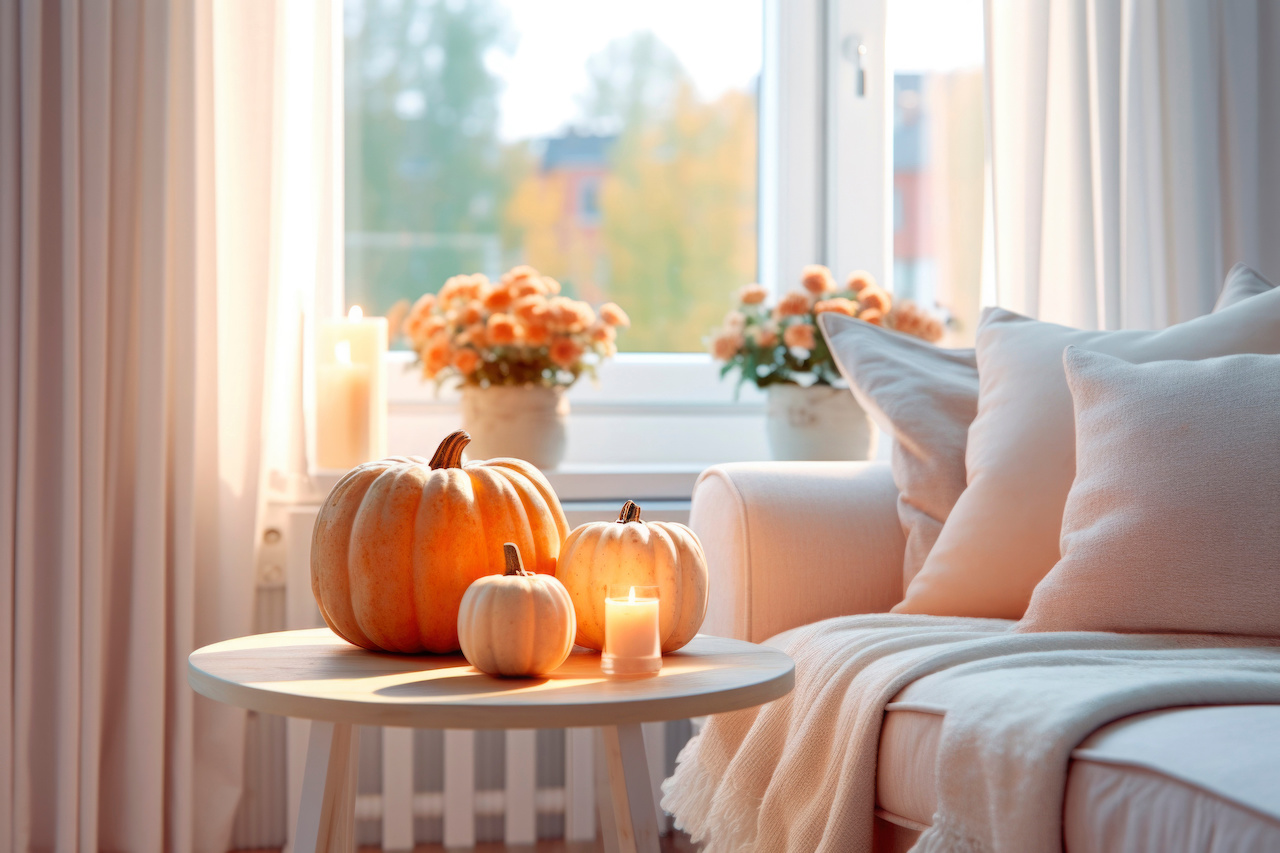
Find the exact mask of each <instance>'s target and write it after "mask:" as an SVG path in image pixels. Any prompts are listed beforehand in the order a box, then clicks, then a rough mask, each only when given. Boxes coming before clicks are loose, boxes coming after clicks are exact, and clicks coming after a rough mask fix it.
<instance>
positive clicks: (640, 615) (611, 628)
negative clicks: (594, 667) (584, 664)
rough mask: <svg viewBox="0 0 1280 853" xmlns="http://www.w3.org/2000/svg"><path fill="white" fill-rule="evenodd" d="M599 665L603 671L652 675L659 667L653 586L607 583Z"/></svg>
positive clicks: (617, 673)
mask: <svg viewBox="0 0 1280 853" xmlns="http://www.w3.org/2000/svg"><path fill="white" fill-rule="evenodd" d="M600 668H601V669H603V670H604V672H605V674H606V675H653V674H654V673H656V672H657V671H658V670H660V669H662V646H661V643H660V642H659V641H658V588H657V587H656V586H632V585H631V584H612V585H610V586H609V591H608V595H607V597H606V598H605V600H604V651H603V654H602V655H601V657H600Z"/></svg>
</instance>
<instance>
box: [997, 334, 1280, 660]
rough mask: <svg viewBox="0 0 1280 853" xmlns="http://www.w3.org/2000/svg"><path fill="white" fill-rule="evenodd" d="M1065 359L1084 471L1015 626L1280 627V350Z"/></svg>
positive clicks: (1080, 353)
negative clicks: (1051, 555) (1046, 568)
mask: <svg viewBox="0 0 1280 853" xmlns="http://www.w3.org/2000/svg"><path fill="white" fill-rule="evenodd" d="M1063 360H1064V363H1065V365H1066V377H1067V384H1068V385H1069V386H1070V388H1071V394H1072V398H1073V399H1074V401H1075V410H1076V411H1075V434H1076V454H1075V457H1076V477H1075V482H1074V483H1073V484H1072V486H1071V491H1070V493H1069V495H1068V496H1067V503H1066V510H1065V513H1064V515H1063V519H1062V559H1061V560H1059V561H1058V563H1057V565H1055V566H1054V567H1053V570H1052V571H1050V572H1049V574H1048V575H1047V576H1046V577H1045V578H1044V580H1042V581H1041V582H1040V584H1039V585H1038V586H1037V587H1036V589H1035V592H1034V594H1033V595H1032V596H1031V604H1030V606H1029V607H1028V608H1027V614H1026V616H1025V617H1024V618H1023V620H1022V622H1021V623H1019V625H1018V629H1017V630H1019V631H1132V632H1139V633H1174V632H1184V631H1185V632H1193V633H1201V634H1210V633H1217V634H1247V635H1257V636H1280V355H1234V356H1228V357H1225V358H1212V359H1207V360H1204V361H1157V362H1152V363H1149V364H1137V365H1135V364H1129V363H1128V362H1126V361H1122V360H1120V359H1117V358H1112V357H1111V356H1107V355H1101V354H1099V353H1092V352H1086V351H1085V350H1081V349H1077V348H1075V347H1069V348H1068V349H1067V351H1066V354H1065V356H1064V359H1063Z"/></svg>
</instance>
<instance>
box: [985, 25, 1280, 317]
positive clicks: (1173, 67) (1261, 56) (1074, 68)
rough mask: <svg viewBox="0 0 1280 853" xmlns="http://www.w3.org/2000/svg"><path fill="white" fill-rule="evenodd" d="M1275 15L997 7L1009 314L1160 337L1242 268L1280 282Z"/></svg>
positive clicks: (991, 90) (1001, 220)
mask: <svg viewBox="0 0 1280 853" xmlns="http://www.w3.org/2000/svg"><path fill="white" fill-rule="evenodd" d="M1272 5H1273V4H1269V3H1267V2H1265V0H1238V2H1232V3H1220V2H1215V0H1036V2H1031V3H1027V2H1023V0H987V8H986V26H987V47H986V49H987V70H988V78H987V86H988V104H989V113H988V122H989V139H990V145H991V161H992V180H993V196H994V217H995V250H996V287H997V301H998V302H999V304H1001V305H1003V306H1005V307H1008V308H1011V309H1013V310H1015V311H1020V312H1022V313H1027V314H1030V315H1032V316H1036V317H1039V318H1040V319H1044V320H1051V321H1054V322H1060V323H1065V324H1068V325H1073V326H1078V327H1081V328H1108V329H1114V328H1159V327H1163V326H1166V325H1169V324H1171V323H1177V322H1181V321H1183V320H1186V319H1190V318H1191V317H1195V316H1198V315H1200V314H1203V313H1206V312H1208V311H1209V310H1210V309H1211V308H1212V306H1213V302H1214V298H1215V296H1216V294H1217V291H1218V288H1220V287H1221V283H1222V279H1223V276H1224V275H1225V273H1226V271H1227V270H1228V269H1229V268H1230V267H1231V266H1232V265H1233V264H1234V263H1236V262H1240V261H1243V262H1245V263H1248V264H1250V265H1251V266H1254V267H1255V268H1257V269H1258V270H1259V271H1260V272H1262V273H1263V274H1264V275H1267V276H1269V277H1272V278H1275V277H1277V276H1280V252H1278V251H1277V250H1276V249H1275V248H1274V244H1275V243H1276V242H1277V241H1276V236H1277V234H1276V230H1277V226H1276V225H1275V221H1274V217H1272V218H1270V219H1269V218H1268V217H1267V215H1266V214H1267V212H1268V211H1269V210H1274V206H1275V203H1274V202H1273V201H1270V200H1269V198H1270V195H1271V194H1273V193H1274V192H1275V191H1276V190H1280V149H1278V148H1277V147H1276V145H1275V142H1276V141H1278V140H1276V139H1275V124H1276V122H1277V120H1280V117H1277V116H1276V115H1275V114H1274V113H1275V112H1276V99H1275V98H1274V97H1273V96H1271V95H1270V90H1273V89H1275V88H1276V87H1277V84H1278V83H1280V81H1277V80H1276V79H1275V78H1274V71H1273V70H1269V69H1270V64H1269V63H1270V62H1271V61H1272V60H1271V59H1270V57H1273V56H1274V55H1275V54H1276V53H1277V52H1280V20H1278V18H1280V15H1278V14H1277V12H1276V10H1275V9H1274V8H1271V6H1272ZM1268 74H1271V75H1272V76H1271V77H1270V78H1268V76H1267V75H1268ZM1268 80H1270V84H1271V85H1269V86H1268V85H1267V83H1268ZM1268 143H1270V144H1268Z"/></svg>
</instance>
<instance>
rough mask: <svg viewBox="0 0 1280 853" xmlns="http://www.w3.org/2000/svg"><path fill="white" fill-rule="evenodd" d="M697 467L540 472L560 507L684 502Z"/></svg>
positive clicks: (319, 478)
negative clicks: (558, 500) (577, 504)
mask: <svg viewBox="0 0 1280 853" xmlns="http://www.w3.org/2000/svg"><path fill="white" fill-rule="evenodd" d="M705 468H706V466H705V465H699V464H680V463H674V464H659V463H654V464H621V465H607V464H606V465H593V464H581V463H579V464H568V465H561V466H560V467H559V468H554V469H552V470H549V471H544V472H543V473H544V474H545V475H546V477H547V480H549V481H550V482H551V487H552V488H553V489H555V492H556V495H557V496H558V497H559V498H560V500H561V501H562V502H564V503H568V502H571V501H577V502H581V501H586V502H616V503H617V504H618V505H619V506H621V504H622V502H623V501H627V500H633V501H636V502H637V503H640V502H642V501H660V502H661V501H667V502H670V501H686V502H687V501H688V500H689V496H690V495H692V494H693V484H694V483H695V482H696V481H697V479H698V475H699V474H701V473H702V472H703V470H705ZM346 473H347V472H346V471H339V470H323V471H317V472H316V473H315V475H314V476H313V477H312V478H311V483H312V486H313V490H312V492H311V495H310V496H309V497H308V498H306V499H300V500H299V503H321V502H323V501H324V498H325V496H326V495H328V494H329V492H330V491H332V490H333V487H334V486H336V485H337V484H338V480H340V479H341V478H342V476H343V475H345V474H346Z"/></svg>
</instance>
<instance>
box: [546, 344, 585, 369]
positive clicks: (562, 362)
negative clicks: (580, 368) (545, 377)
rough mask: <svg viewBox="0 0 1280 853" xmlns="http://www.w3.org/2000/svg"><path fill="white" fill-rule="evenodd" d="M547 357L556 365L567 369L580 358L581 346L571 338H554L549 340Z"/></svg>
mask: <svg viewBox="0 0 1280 853" xmlns="http://www.w3.org/2000/svg"><path fill="white" fill-rule="evenodd" d="M547 357H548V358H550V359H551V363H552V364H554V365H556V366H557V367H563V368H565V369H566V370H569V369H571V368H572V367H573V366H574V365H575V364H577V363H578V359H580V358H582V347H581V346H580V345H579V344H578V342H577V341H575V340H573V339H572V338H563V337H561V338H556V339H555V340H553V341H552V342H551V348H550V350H548V352H547Z"/></svg>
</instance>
